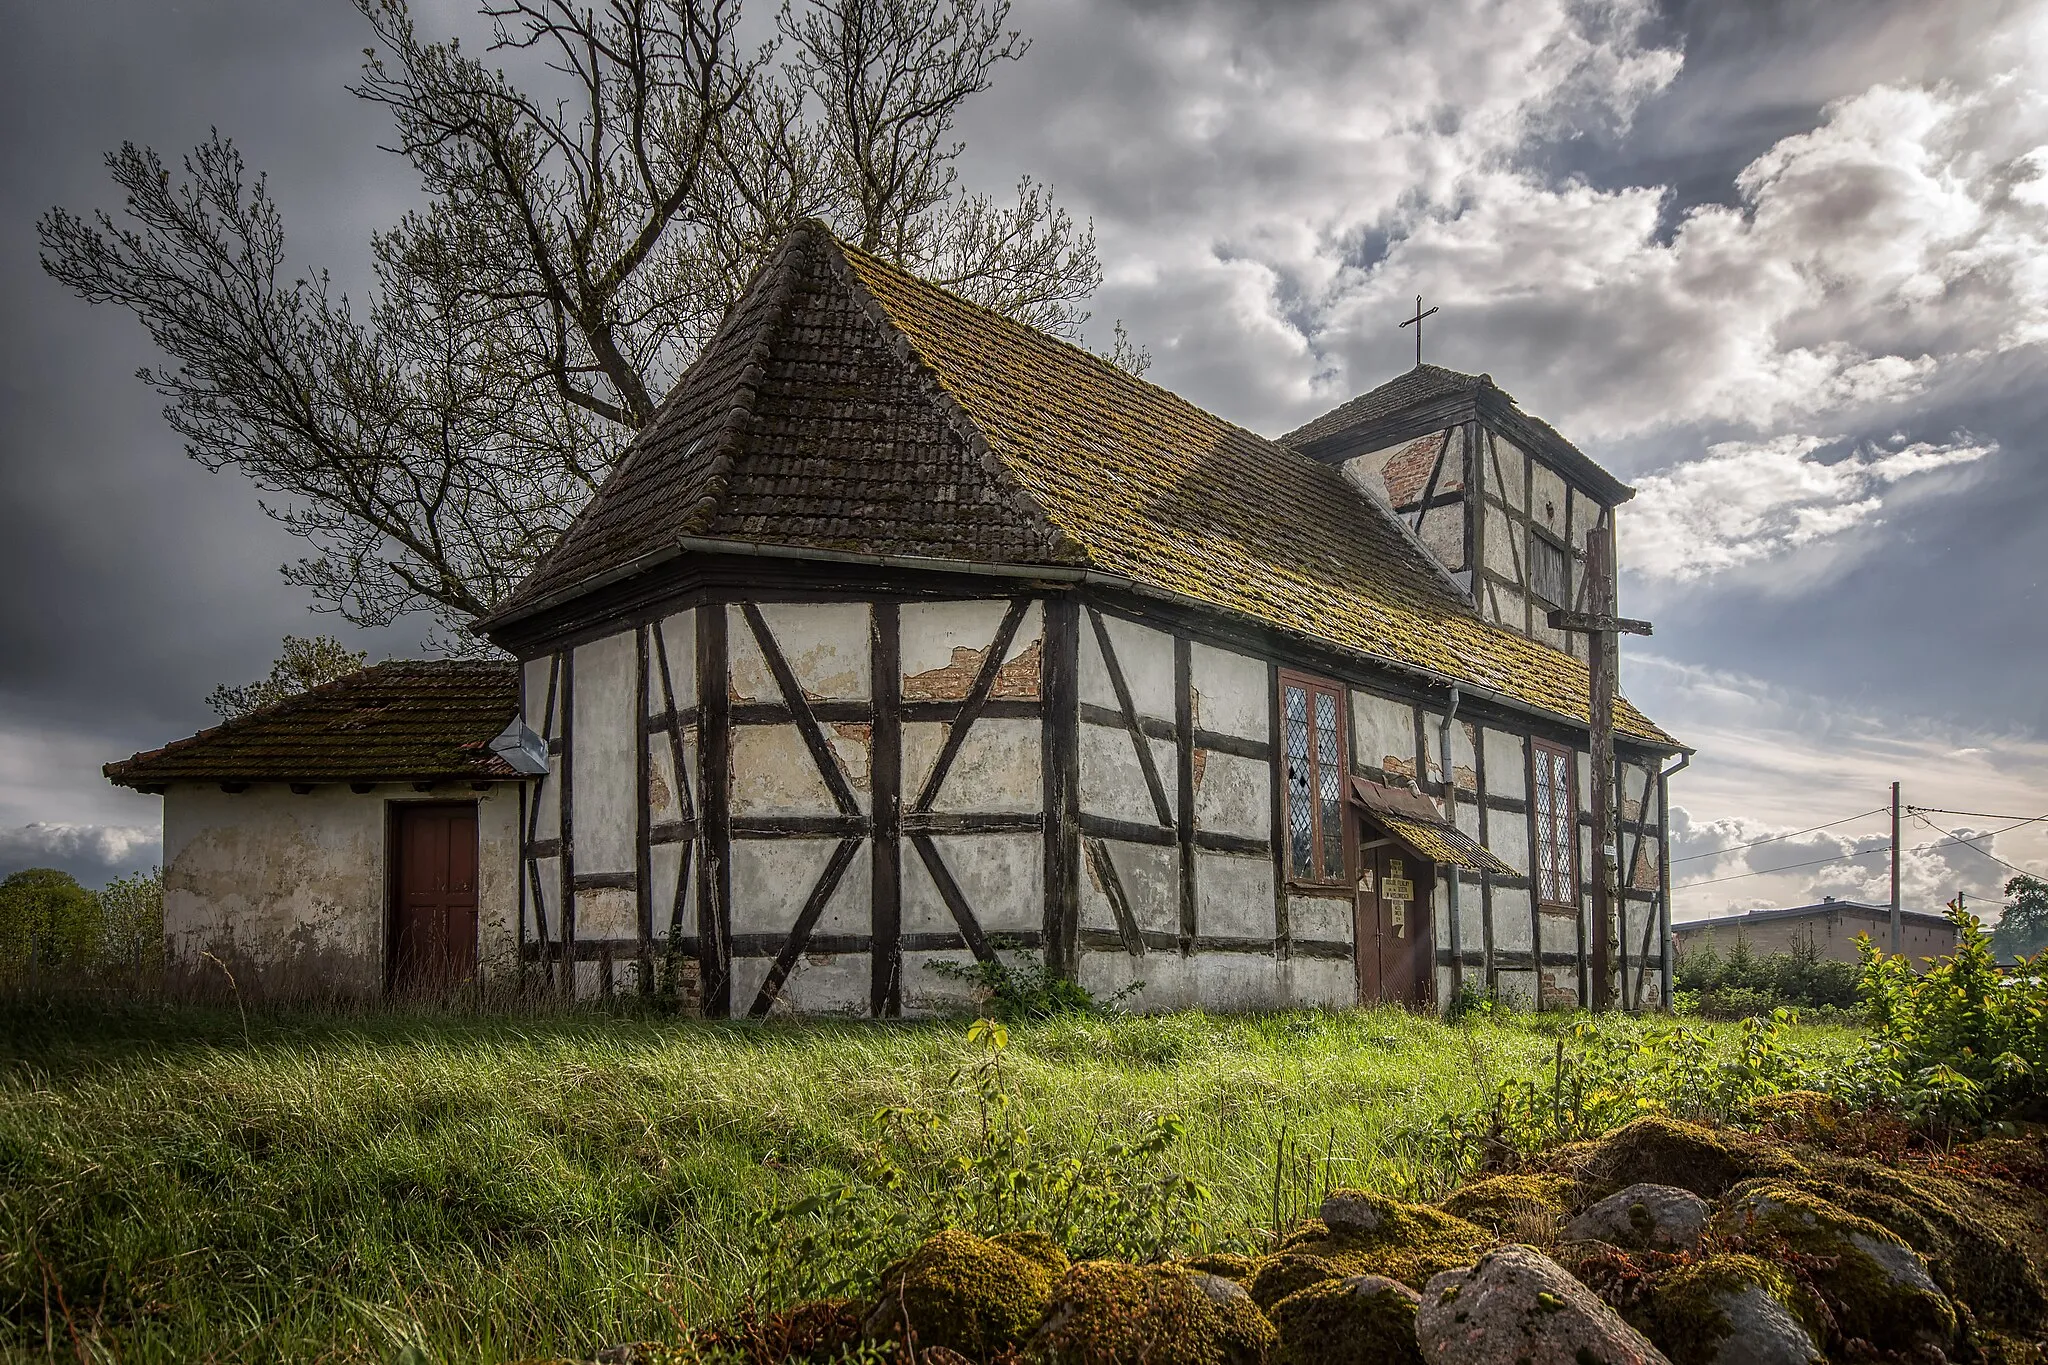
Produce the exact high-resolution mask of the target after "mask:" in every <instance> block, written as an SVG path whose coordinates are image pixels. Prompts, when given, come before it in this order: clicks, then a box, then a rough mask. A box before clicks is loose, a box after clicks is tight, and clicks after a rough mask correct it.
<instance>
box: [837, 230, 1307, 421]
mask: <svg viewBox="0 0 2048 1365" xmlns="http://www.w3.org/2000/svg"><path fill="white" fill-rule="evenodd" d="M806 225H807V226H811V227H814V228H816V229H817V230H819V231H822V232H823V233H824V234H825V235H826V236H827V237H828V238H830V239H831V241H832V243H833V245H835V246H837V247H838V248H839V250H840V251H841V252H842V253H843V254H846V255H849V256H858V257H860V258H861V259H862V260H863V261H866V262H869V263H871V264H873V265H874V266H875V268H876V269H878V270H883V271H886V272H887V273H889V274H891V275H895V276H897V277H899V278H900V279H904V280H907V281H909V282H910V283H911V284H913V285H916V286H917V287H918V288H920V289H935V290H937V291H938V292H939V293H941V294H944V295H945V296H946V298H947V300H948V301H949V302H951V303H953V304H956V305H958V306H961V307H965V308H971V309H973V310H974V311H975V312H977V313H981V314H984V315H986V316H987V317H988V318H990V319H991V320H993V321H994V322H996V323H999V324H1000V325H1002V326H1003V327H1005V328H1011V329H1014V330H1016V331H1018V332H1021V333H1024V334H1026V335H1029V336H1030V337H1032V338H1033V339H1035V340H1036V341H1039V342H1051V343H1052V344H1053V345H1055V346H1058V347H1061V348H1062V349H1064V350H1068V351H1072V352H1073V353H1074V354H1075V355H1077V356H1080V357H1082V358H1083V359H1085V360H1087V361H1088V362H1089V363H1091V364H1093V365H1094V366H1096V367H1097V368H1098V369H1101V370H1102V371H1103V372H1104V373H1106V374H1108V375H1110V376H1111V377H1113V378H1114V379H1116V380H1117V381H1118V382H1120V383H1126V384H1135V385H1137V386H1138V387H1140V388H1143V389H1149V390H1151V391H1152V392H1153V393H1156V394H1159V395H1160V396H1162V397H1164V398H1166V399H1169V400H1171V401H1172V402H1174V403H1176V404H1178V405H1179V406H1181V407H1183V408H1186V409H1187V410H1188V411H1190V412H1193V413H1197V414H1199V415H1200V416H1202V417H1204V418H1207V419H1208V420H1209V421H1212V422H1219V423H1221V424H1222V425H1224V426H1227V427H1230V428H1232V429H1234V430H1237V431H1241V432H1243V433H1244V434H1245V435H1247V436H1252V437H1256V438H1257V439H1258V440H1261V441H1264V442H1267V443H1268V444H1273V445H1277V444H1278V442H1276V441H1274V440H1273V438H1272V437H1270V436H1261V435H1259V433H1258V432H1256V431H1253V430H1252V429H1251V428H1250V427H1247V426H1243V425H1241V424H1239V423H1237V422H1233V421H1231V420H1230V419H1229V418H1228V417H1222V416H1219V415H1218V414H1216V413H1213V412H1210V411H1209V410H1208V409H1207V408H1204V407H1201V406H1199V405H1197V404H1196V403H1195V402H1194V401H1193V400H1192V399H1190V398H1188V397H1187V396H1186V395H1185V394H1179V393H1175V392H1174V391H1173V390H1172V389H1169V388H1167V387H1166V386H1165V385H1163V384H1155V383H1153V382H1152V381H1151V380H1149V379H1147V378H1145V377H1144V376H1143V375H1140V374H1132V373H1131V372H1130V371H1129V370H1127V369H1125V368H1124V367H1123V366H1121V365H1119V364H1117V363H1116V362H1115V361H1113V360H1111V359H1109V358H1108V357H1107V356H1104V355H1102V354H1101V353H1099V352H1096V351H1091V350H1089V349H1088V348H1087V347H1086V346H1083V345H1081V344H1080V343H1079V342H1077V341H1069V340H1067V339H1066V338H1065V337H1061V336H1054V335H1053V334H1052V333H1051V332H1048V331H1046V330H1045V329H1044V328H1042V327H1033V326H1032V325H1031V324H1030V323H1028V322H1019V321H1018V320H1017V319H1016V318H1013V317H1011V316H1010V315H1009V314H1008V313H1005V312H1003V311H1002V310H1001V309H998V308H991V307H989V306H988V305H987V304H985V303H977V302H975V301H974V300H973V299H970V298H968V297H967V296H966V295H965V294H962V293H960V292H959V291H958V290H955V289H948V288H947V287H946V286H945V285H943V284H939V283H937V282H935V281H932V280H928V279H926V278H925V277H924V276H922V275H919V274H917V273H916V272H915V271H912V270H906V269H905V268H904V267H902V266H900V265H898V264H896V263H895V262H894V261H890V260H886V259H884V258H883V257H880V256H877V255H875V254H874V253H873V252H871V251H863V250H861V249H860V248H859V247H857V246H854V245H853V244H852V243H851V242H848V241H845V240H844V239H842V238H840V237H839V236H837V235H836V234H834V233H833V232H832V230H831V229H830V228H829V227H826V226H825V225H824V224H823V223H820V222H817V220H815V219H809V220H806ZM861 292H862V294H863V295H866V294H867V290H866V289H865V287H863V288H862V290H861ZM869 297H872V295H869ZM890 330H891V331H894V332H900V331H901V329H900V328H898V327H896V326H895V325H894V323H891V325H890ZM927 368H931V367H930V366H927Z"/></svg>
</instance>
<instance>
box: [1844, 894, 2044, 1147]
mask: <svg viewBox="0 0 2048 1365" xmlns="http://www.w3.org/2000/svg"><path fill="white" fill-rule="evenodd" d="M1948 919H1949V923H1951V924H1953V925H1954V926H1955V928H1956V949H1955V951H1954V952H1953V953H1950V954H1949V955H1947V956H1946V957H1943V958H1940V959H1938V960H1937V961H1936V962H1935V964H1934V966H1933V967H1932V968H1930V969H1929V970H1927V971H1926V972H1920V973H1916V972H1915V971H1914V970H1913V966H1912V963H1911V962H1910V961H1909V960H1908V959H1906V958H1905V957H1903V956H1900V957H1894V956H1891V955H1889V954H1886V953H1884V952H1883V951H1881V950H1880V949H1878V948H1877V946H1876V945H1875V944H1873V943H1871V941H1870V939H1869V937H1868V936H1867V935H1866V936H1865V937H1864V938H1863V939H1862V940H1861V947H1862V950H1863V964H1862V970H1861V973H1860V978H1859V986H1860V989H1861V991H1862V994H1863V1000H1864V1005H1865V1008H1866V1009H1867V1010H1868V1011H1869V1016H1870V1022H1871V1039H1870V1049H1871V1055H1870V1057H1869V1058H1867V1059H1866V1064H1865V1065H1860V1066H1855V1067H1851V1068H1850V1069H1849V1072H1848V1077H1847V1080H1848V1083H1849V1084H1852V1085H1855V1086H1857V1087H1859V1088H1860V1089H1862V1090H1863V1091H1864V1092H1865V1094H1866V1095H1867V1096H1868V1097H1869V1098H1874V1099H1880V1100H1886V1101H1889V1102H1892V1103H1894V1104H1896V1105H1897V1106H1898V1107H1900V1108H1902V1109H1904V1110H1905V1111H1906V1112H1907V1113H1908V1114H1910V1115H1912V1116H1913V1117H1915V1118H1917V1119H1919V1120H1921V1121H1922V1122H1924V1123H1927V1124H1929V1125H1932V1126H1958V1125H1963V1124H1971V1123H1978V1122H1983V1121H1987V1120H2000V1119H2004V1118H2008V1117H2018V1116H2038V1115H2039V1114H2040V1112H2041V1111H2043V1110H2044V1109H2048V952H2043V953H2037V954H2036V955H2035V956H2033V957H2032V958H2028V959H2024V960H2022V961H2021V962H2020V963H2019V965H2018V966H2016V967H2014V968H2011V969H2001V968H2000V967H1999V965H1998V959H1997V957H1996V955H1995V954H1994V953H1993V951H1992V947H1991V936H1990V935H1988V934H1986V933H1985V932H1984V926H1983V925H1982V924H1980V923H1978V921H1977V917H1976V916H1975V915H1972V914H1970V913H1969V912H1968V911H1966V910H1962V909H1958V908H1957V907H1955V906H1950V907H1949V911H1948Z"/></svg>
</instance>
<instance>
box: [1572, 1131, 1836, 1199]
mask: <svg viewBox="0 0 2048 1365" xmlns="http://www.w3.org/2000/svg"><path fill="white" fill-rule="evenodd" d="M1806 1173H1807V1170H1806V1167H1805V1166H1804V1165H1802V1164H1801V1163H1800V1162H1799V1161H1798V1160H1797V1159H1795V1158H1794V1157H1793V1156H1792V1155H1791V1153H1789V1152H1787V1151H1785V1150H1784V1149H1783V1148H1782V1147H1781V1146H1779V1145H1777V1144H1774V1143H1771V1142H1767V1141H1765V1140H1764V1139H1762V1138H1757V1137H1753V1136H1751V1135H1750V1134H1748V1133H1737V1132H1732V1131H1730V1130H1728V1129H1722V1128H1707V1127H1703V1126H1702V1125H1700V1124H1697V1123H1686V1122H1683V1121H1682V1120H1679V1119H1673V1118H1666V1117H1664V1116H1662V1115H1660V1114H1650V1115H1646V1116H1644V1117H1643V1118H1639V1119H1635V1120H1632V1121H1631V1122H1628V1123H1625V1124H1623V1125H1622V1126H1621V1127H1619V1128H1617V1129H1615V1130H1614V1131H1613V1132H1611V1133H1609V1134H1608V1135H1607V1136H1606V1137H1604V1138H1602V1139H1600V1141H1599V1142H1598V1143H1596V1144H1595V1145H1594V1148H1593V1150H1592V1152H1591V1153H1590V1154H1589V1155H1588V1157H1587V1159H1586V1162H1585V1166H1584V1177H1585V1180H1586V1183H1587V1184H1589V1185H1591V1186H1592V1187H1593V1188H1594V1191H1595V1192H1596V1193H1599V1194H1603V1195H1605V1194H1612V1193H1613V1192H1614V1191H1616V1190H1619V1189H1622V1188H1624V1187H1626V1186H1629V1185H1676V1186H1678V1187H1679V1188H1680V1189H1683V1190H1691V1191H1692V1192H1693V1193H1694V1194H1696V1195H1698V1196H1700V1197H1701V1198H1702V1199H1716V1198H1719V1197H1720V1195H1721V1194H1722V1193H1723V1192H1724V1191H1726V1190H1727V1189H1728V1187H1729V1186H1731V1185H1734V1184H1737V1183H1739V1182H1741V1181H1744V1180H1750V1179H1754V1178H1756V1177H1758V1176H1799V1175H1805V1174H1806Z"/></svg>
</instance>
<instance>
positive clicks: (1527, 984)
mask: <svg viewBox="0 0 2048 1365" xmlns="http://www.w3.org/2000/svg"><path fill="white" fill-rule="evenodd" d="M1493 991H1494V994H1495V995H1497V996H1499V997H1500V998H1501V999H1502V1000H1504V1001H1506V1002H1507V1003H1508V1004H1509V1005H1511V1006H1513V1007H1514V1008H1516V1009H1518V1010H1533V1009H1535V1008H1536V1005H1537V999H1536V973H1535V972H1533V971H1529V970H1526V969H1514V968H1508V967H1502V968H1500V969H1499V970H1497V971H1496V972H1494V974H1493Z"/></svg>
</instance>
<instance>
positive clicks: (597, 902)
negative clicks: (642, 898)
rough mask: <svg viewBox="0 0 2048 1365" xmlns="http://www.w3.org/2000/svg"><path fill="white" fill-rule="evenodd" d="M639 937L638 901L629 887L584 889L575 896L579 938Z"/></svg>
mask: <svg viewBox="0 0 2048 1365" xmlns="http://www.w3.org/2000/svg"><path fill="white" fill-rule="evenodd" d="M579 866H580V864H579ZM639 936H640V902H639V898H638V897H637V896H636V895H635V894H634V892H633V890H632V888H630V887H623V886H605V887H595V888H586V889H584V890H582V891H578V892H577V893H576V937H577V938H578V939H604V938H611V939H619V938H638V937H639Z"/></svg>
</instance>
